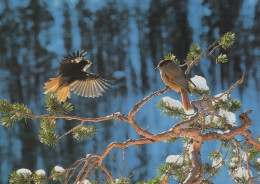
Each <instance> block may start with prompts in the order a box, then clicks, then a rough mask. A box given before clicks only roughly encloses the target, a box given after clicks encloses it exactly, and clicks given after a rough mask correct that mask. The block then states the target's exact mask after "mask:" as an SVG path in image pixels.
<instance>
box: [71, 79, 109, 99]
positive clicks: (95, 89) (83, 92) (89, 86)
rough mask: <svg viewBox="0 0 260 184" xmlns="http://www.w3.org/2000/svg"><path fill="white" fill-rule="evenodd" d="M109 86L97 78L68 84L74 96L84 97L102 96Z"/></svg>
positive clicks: (103, 80) (105, 81)
mask: <svg viewBox="0 0 260 184" xmlns="http://www.w3.org/2000/svg"><path fill="white" fill-rule="evenodd" d="M108 86H110V84H109V83H108V82H107V80H105V79H102V78H99V79H95V80H84V81H83V80H76V81H74V82H73V83H71V84H70V89H71V91H73V92H74V93H75V94H77V95H80V96H84V97H92V98H94V97H98V96H102V95H103V93H104V92H105V90H106V89H108Z"/></svg>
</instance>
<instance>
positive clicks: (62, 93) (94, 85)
mask: <svg viewBox="0 0 260 184" xmlns="http://www.w3.org/2000/svg"><path fill="white" fill-rule="evenodd" d="M86 55H87V52H84V51H81V52H79V51H77V53H75V52H73V53H72V55H68V56H66V57H64V58H63V60H62V61H61V62H60V64H59V68H58V77H56V78H50V81H49V82H46V83H45V86H44V88H45V89H46V90H45V92H44V94H47V93H49V92H54V93H55V94H56V95H57V99H58V100H59V101H62V102H64V101H65V100H66V99H67V98H70V97H71V95H70V91H73V92H74V93H75V94H77V95H80V96H84V97H93V98H94V97H99V96H102V95H103V93H104V92H105V90H106V89H108V88H109V86H110V85H111V84H110V82H109V81H108V80H106V79H104V78H102V77H101V76H100V75H99V74H94V73H88V72H86V69H87V68H89V67H90V66H91V65H92V62H90V61H89V60H86V59H85V58H86Z"/></svg>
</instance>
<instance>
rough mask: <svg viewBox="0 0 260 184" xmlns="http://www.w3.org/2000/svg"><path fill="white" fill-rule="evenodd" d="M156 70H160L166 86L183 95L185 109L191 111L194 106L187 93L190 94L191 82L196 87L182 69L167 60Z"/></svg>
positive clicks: (161, 62)
mask: <svg viewBox="0 0 260 184" xmlns="http://www.w3.org/2000/svg"><path fill="white" fill-rule="evenodd" d="M156 68H158V69H159V70H160V75H161V78H162V80H163V82H164V83H165V85H166V86H169V87H170V88H171V89H172V90H173V91H176V92H177V93H179V92H180V93H181V97H182V102H183V107H184V109H185V110H191V109H192V105H191V103H190V100H189V97H188V94H187V92H189V93H190V88H189V82H191V83H192V84H193V85H194V86H195V84H194V83H193V82H192V81H191V80H190V78H189V77H188V76H187V75H185V74H184V73H183V71H182V70H181V67H180V66H179V65H178V64H177V63H175V62H174V61H173V60H168V59H166V60H162V61H160V63H159V64H158V66H157V67H156Z"/></svg>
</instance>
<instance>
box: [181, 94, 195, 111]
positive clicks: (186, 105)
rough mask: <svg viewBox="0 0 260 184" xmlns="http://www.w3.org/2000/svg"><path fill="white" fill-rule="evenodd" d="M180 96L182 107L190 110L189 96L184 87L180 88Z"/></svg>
mask: <svg viewBox="0 0 260 184" xmlns="http://www.w3.org/2000/svg"><path fill="white" fill-rule="evenodd" d="M181 98H182V103H183V108H184V109H185V110H186V111H187V110H191V109H192V105H191V103H190V100H189V96H188V94H187V92H186V91H185V90H184V89H181Z"/></svg>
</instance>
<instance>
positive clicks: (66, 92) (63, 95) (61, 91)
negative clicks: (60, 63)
mask: <svg viewBox="0 0 260 184" xmlns="http://www.w3.org/2000/svg"><path fill="white" fill-rule="evenodd" d="M50 80H51V81H49V82H46V83H45V86H44V88H45V89H46V90H45V91H44V94H47V93H49V92H54V93H55V94H57V99H58V100H59V101H61V102H64V101H65V100H66V99H67V98H70V86H65V87H60V77H56V78H50Z"/></svg>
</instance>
